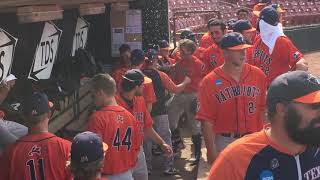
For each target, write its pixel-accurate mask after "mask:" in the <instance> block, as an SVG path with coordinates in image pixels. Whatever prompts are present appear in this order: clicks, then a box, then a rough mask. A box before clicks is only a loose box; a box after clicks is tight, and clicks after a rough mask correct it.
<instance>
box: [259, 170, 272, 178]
mask: <svg viewBox="0 0 320 180" xmlns="http://www.w3.org/2000/svg"><path fill="white" fill-rule="evenodd" d="M259 180H274V178H273V174H272V172H271V171H269V170H264V171H262V173H261V174H260V178H259Z"/></svg>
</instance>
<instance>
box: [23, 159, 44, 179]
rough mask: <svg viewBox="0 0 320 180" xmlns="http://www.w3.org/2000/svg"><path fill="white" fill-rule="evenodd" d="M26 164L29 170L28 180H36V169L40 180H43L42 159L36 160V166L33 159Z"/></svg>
mask: <svg viewBox="0 0 320 180" xmlns="http://www.w3.org/2000/svg"><path fill="white" fill-rule="evenodd" d="M26 164H27V166H28V169H29V173H30V180H37V171H36V169H38V173H39V176H40V180H45V178H44V163H43V159H42V158H40V159H38V161H37V166H36V165H35V164H34V159H30V160H28V161H27V163H26Z"/></svg>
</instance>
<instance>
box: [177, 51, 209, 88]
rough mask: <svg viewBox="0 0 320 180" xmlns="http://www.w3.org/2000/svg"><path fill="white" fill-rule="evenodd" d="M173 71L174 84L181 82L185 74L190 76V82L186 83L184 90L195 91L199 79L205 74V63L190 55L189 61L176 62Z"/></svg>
mask: <svg viewBox="0 0 320 180" xmlns="http://www.w3.org/2000/svg"><path fill="white" fill-rule="evenodd" d="M173 71H174V74H175V77H174V81H175V83H176V84H180V83H182V82H183V80H184V79H185V77H186V76H188V77H190V79H191V81H192V82H191V83H190V84H188V85H187V87H186V88H185V89H184V92H187V93H191V92H197V91H198V88H199V84H200V81H201V80H202V78H203V76H204V74H205V65H204V64H203V63H202V62H201V61H200V60H199V59H198V58H196V57H195V56H192V59H191V60H190V61H186V60H181V61H180V62H179V63H177V64H176V66H175V67H174V69H173Z"/></svg>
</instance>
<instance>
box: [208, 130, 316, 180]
mask: <svg viewBox="0 0 320 180" xmlns="http://www.w3.org/2000/svg"><path fill="white" fill-rule="evenodd" d="M319 167H320V153H319V148H318V147H305V150H304V151H303V152H302V153H299V154H293V153H292V152H290V151H289V150H288V149H287V148H285V147H283V146H282V145H281V144H276V143H274V142H272V141H271V140H270V139H269V137H268V135H267V134H266V129H265V130H262V131H260V132H257V133H254V134H250V135H248V136H245V137H243V138H241V139H238V140H236V141H235V142H234V143H232V144H230V145H229V146H227V147H226V149H224V151H222V152H221V153H220V154H219V156H218V158H217V159H216V160H215V162H214V164H213V166H212V168H211V171H210V174H209V177H208V180H218V179H221V180H253V179H254V180H256V179H257V180H258V179H259V180H273V179H274V180H278V179H279V180H289V179H290V180H316V179H319V177H320V172H319Z"/></svg>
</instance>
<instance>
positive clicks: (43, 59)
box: [28, 22, 62, 81]
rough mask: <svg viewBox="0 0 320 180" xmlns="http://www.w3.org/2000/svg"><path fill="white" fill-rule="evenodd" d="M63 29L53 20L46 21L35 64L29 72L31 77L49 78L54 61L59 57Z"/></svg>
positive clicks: (34, 78) (37, 78)
mask: <svg viewBox="0 0 320 180" xmlns="http://www.w3.org/2000/svg"><path fill="white" fill-rule="evenodd" d="M61 34H62V30H60V29H59V28H58V27H57V26H56V25H54V24H53V23H52V22H46V23H45V25H44V28H43V32H42V36H41V40H40V42H39V44H38V45H37V50H36V53H35V56H34V60H33V64H32V67H31V69H30V72H29V77H28V78H29V79H33V80H35V81H38V80H39V79H49V78H50V75H51V71H52V67H53V64H54V61H55V59H56V57H57V51H58V46H59V41H60V37H61Z"/></svg>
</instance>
